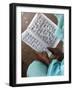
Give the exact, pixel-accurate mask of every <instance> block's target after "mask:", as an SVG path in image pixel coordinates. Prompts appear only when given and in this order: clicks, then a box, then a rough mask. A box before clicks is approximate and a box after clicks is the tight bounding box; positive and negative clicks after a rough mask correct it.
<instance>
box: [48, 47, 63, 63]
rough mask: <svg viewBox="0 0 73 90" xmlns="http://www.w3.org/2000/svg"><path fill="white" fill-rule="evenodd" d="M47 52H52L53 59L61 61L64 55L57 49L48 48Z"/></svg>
mask: <svg viewBox="0 0 73 90" xmlns="http://www.w3.org/2000/svg"><path fill="white" fill-rule="evenodd" d="M48 50H49V51H51V52H52V54H53V55H54V57H55V59H57V60H59V61H61V60H62V59H63V58H64V53H63V52H62V51H60V50H59V49H58V48H50V47H48Z"/></svg>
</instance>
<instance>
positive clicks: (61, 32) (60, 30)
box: [55, 14, 64, 41]
mask: <svg viewBox="0 0 73 90" xmlns="http://www.w3.org/2000/svg"><path fill="white" fill-rule="evenodd" d="M55 16H56V17H57V20H58V25H57V26H58V27H57V29H56V31H55V35H56V37H57V38H59V39H60V40H62V41H63V39H64V15H63V14H61V15H57V14H56V15H55Z"/></svg>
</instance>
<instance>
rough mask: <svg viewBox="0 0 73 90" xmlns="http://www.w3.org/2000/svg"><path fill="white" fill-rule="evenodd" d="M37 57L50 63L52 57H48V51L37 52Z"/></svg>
mask: <svg viewBox="0 0 73 90" xmlns="http://www.w3.org/2000/svg"><path fill="white" fill-rule="evenodd" d="M35 55H36V59H37V60H40V61H42V62H43V63H45V64H49V63H50V58H49V57H48V54H47V53H46V52H42V53H38V52H36V54H35Z"/></svg>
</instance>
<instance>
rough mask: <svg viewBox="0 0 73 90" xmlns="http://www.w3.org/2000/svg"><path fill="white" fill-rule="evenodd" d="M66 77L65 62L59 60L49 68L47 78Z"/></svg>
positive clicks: (54, 61) (53, 62)
mask: <svg viewBox="0 0 73 90" xmlns="http://www.w3.org/2000/svg"><path fill="white" fill-rule="evenodd" d="M57 75H64V60H62V62H60V61H58V60H57V59H55V60H53V61H52V62H51V63H50V65H49V66H48V72H47V76H57Z"/></svg>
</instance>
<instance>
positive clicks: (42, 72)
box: [27, 59, 64, 77]
mask: <svg viewBox="0 0 73 90" xmlns="http://www.w3.org/2000/svg"><path fill="white" fill-rule="evenodd" d="M59 75H64V60H62V62H59V61H58V60H56V59H55V60H53V61H52V62H51V64H50V65H48V67H47V66H46V65H45V64H44V63H42V62H40V61H36V60H35V61H33V62H32V63H31V64H30V65H29V67H28V70H27V76H28V77H37V76H59Z"/></svg>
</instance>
